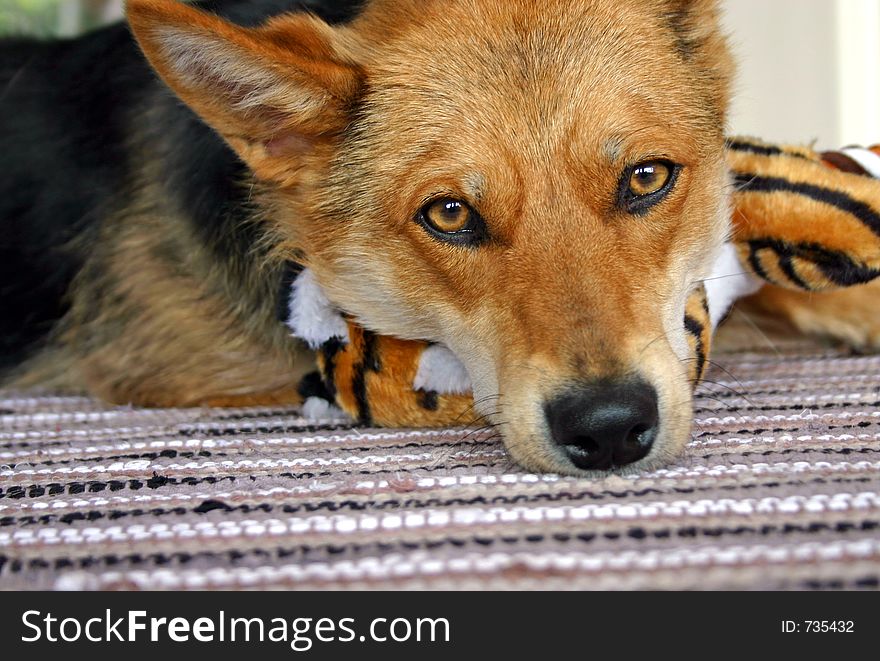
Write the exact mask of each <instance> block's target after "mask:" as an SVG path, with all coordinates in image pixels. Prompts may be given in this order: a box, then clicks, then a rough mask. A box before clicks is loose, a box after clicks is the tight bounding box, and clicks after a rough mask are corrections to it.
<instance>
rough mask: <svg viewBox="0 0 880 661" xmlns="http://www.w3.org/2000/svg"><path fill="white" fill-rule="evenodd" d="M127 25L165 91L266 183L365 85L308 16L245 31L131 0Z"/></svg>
mask: <svg viewBox="0 0 880 661" xmlns="http://www.w3.org/2000/svg"><path fill="white" fill-rule="evenodd" d="M128 20H129V23H130V24H131V29H132V31H133V33H134V35H135V37H136V38H137V40H138V42H139V43H140V46H141V48H142V49H143V51H144V54H145V55H146V57H147V59H148V60H149V61H150V64H152V65H153V67H154V68H155V69H156V71H158V73H159V75H160V76H161V77H162V78H163V79H164V81H165V82H166V83H167V84H168V85H169V87H171V89H172V90H174V92H175V93H177V95H178V96H180V98H181V99H183V101H185V102H186V103H187V105H189V106H190V107H191V108H192V109H193V110H195V111H196V112H197V113H198V114H199V115H200V116H201V117H202V118H203V119H204V120H205V121H206V122H207V123H208V124H210V125H211V126H212V127H214V129H216V130H217V131H218V132H219V133H220V135H222V136H223V137H224V138H225V139H226V141H227V142H228V143H229V144H230V145H231V146H232V148H233V149H234V150H235V151H236V152H237V153H238V154H239V156H240V157H241V158H242V159H243V160H244V161H245V163H247V165H248V166H250V168H251V169H252V170H253V171H254V173H255V174H256V176H257V177H258V178H260V179H263V180H267V181H274V182H276V183H281V184H284V183H287V182H290V181H291V180H292V178H293V177H294V176H295V172H296V169H297V162H298V161H299V159H301V157H302V155H303V154H304V153H306V152H308V151H309V150H310V149H311V148H313V147H314V146H315V145H316V144H317V143H319V142H320V141H322V140H326V139H330V138H332V137H333V136H334V135H335V134H337V133H338V132H339V131H341V130H342V129H343V128H344V127H345V125H346V124H347V121H348V118H347V116H346V114H347V109H348V108H349V107H350V105H351V103H352V102H353V101H354V100H355V98H356V96H357V94H358V93H359V90H360V87H361V80H362V76H361V72H360V70H359V68H358V67H357V66H356V65H355V64H353V63H352V62H351V61H349V58H347V57H346V56H345V55H344V50H345V49H344V46H343V43H342V42H343V39H342V38H341V36H340V35H338V34H337V33H336V31H335V30H334V29H333V28H332V27H330V26H329V25H327V24H326V23H324V22H322V21H321V20H319V19H318V18H315V17H313V16H310V15H305V14H303V15H296V14H290V15H286V16H282V17H279V18H276V19H275V20H273V21H271V22H269V23H267V24H266V25H265V26H263V27H259V28H243V27H240V26H237V25H233V24H232V23H229V22H227V21H225V20H223V19H221V18H219V17H217V16H214V15H212V14H208V13H205V12H202V11H199V10H197V9H194V8H193V7H190V6H187V5H185V4H182V3H181V2H177V1H176V0H129V2H128Z"/></svg>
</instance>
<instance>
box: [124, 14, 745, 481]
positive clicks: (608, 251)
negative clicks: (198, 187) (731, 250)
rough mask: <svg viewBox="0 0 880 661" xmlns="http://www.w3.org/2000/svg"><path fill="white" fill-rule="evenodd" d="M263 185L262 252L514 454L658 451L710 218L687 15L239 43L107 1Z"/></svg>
mask: <svg viewBox="0 0 880 661" xmlns="http://www.w3.org/2000/svg"><path fill="white" fill-rule="evenodd" d="M130 19H131V22H132V25H133V28H134V31H135V34H136V35H137V37H138V39H139V40H140V41H141V43H142V45H143V47H144V50H145V52H146V53H147V55H148V57H149V58H150V60H151V61H152V63H153V64H154V66H156V68H157V69H158V71H159V72H160V73H161V74H162V75H163V77H164V78H165V79H166V80H167V81H168V82H169V84H170V85H171V86H172V87H173V88H174V89H175V90H176V91H177V93H178V94H180V96H181V97H182V98H183V99H184V100H185V101H187V103H189V104H190V105H191V106H192V107H193V108H194V109H195V110H196V111H197V112H199V113H200V114H201V115H202V116H203V117H204V118H205V119H206V120H207V121H208V122H209V123H211V124H212V125H213V126H215V128H217V130H218V131H219V132H220V133H221V134H222V135H223V136H224V137H225V138H226V139H227V141H228V142H229V143H230V144H231V145H232V146H233V147H234V148H235V149H236V150H237V151H238V153H239V154H240V155H241V156H242V158H244V160H245V161H246V162H248V163H249V164H250V165H251V167H252V169H253V170H254V172H255V174H256V176H257V177H258V178H259V179H261V180H263V181H264V182H266V184H267V185H266V191H267V192H266V194H265V197H264V204H265V206H266V210H267V213H268V214H269V215H270V216H271V217H272V219H273V220H274V221H275V223H276V226H277V228H278V231H279V236H280V239H281V243H282V246H283V248H285V249H289V250H290V251H291V254H296V255H297V256H300V257H301V258H302V256H304V259H305V261H306V262H307V264H308V266H309V267H311V268H312V269H313V270H314V272H315V273H316V275H317V277H318V280H319V282H321V284H322V286H323V287H324V288H325V290H326V291H327V293H328V294H329V297H330V298H331V300H333V301H334V302H335V303H336V304H337V305H339V306H340V307H341V308H342V309H344V310H346V311H347V312H349V313H351V314H353V315H354V316H356V318H357V319H358V320H359V321H360V322H361V323H363V324H364V325H365V326H367V327H368V328H370V329H372V330H374V331H377V332H379V333H384V334H390V335H398V336H401V337H407V338H413V339H427V340H433V341H438V342H442V343H444V344H446V345H448V346H449V347H450V348H452V349H453V351H455V352H456V353H457V354H458V356H459V357H460V358H461V359H462V360H463V362H464V363H465V365H466V366H467V367H468V370H469V371H470V374H471V378H472V381H473V384H474V397H475V400H476V401H477V403H478V406H479V408H480V410H481V411H482V412H483V413H484V414H485V415H486V416H487V417H489V418H490V419H491V420H492V421H493V422H495V423H497V424H498V425H500V429H501V431H502V434H503V436H504V438H505V442H506V444H507V447H508V448H509V450H510V452H511V454H512V455H513V456H514V458H515V459H517V460H518V461H519V462H520V463H522V464H524V465H525V466H527V467H530V468H533V469H537V470H554V471H560V472H567V473H572V472H583V471H592V470H600V469H609V468H619V467H623V466H630V467H642V466H645V465H649V464H653V463H657V462H660V461H663V460H666V459H668V458H670V457H671V456H673V455H675V454H676V453H677V452H678V451H679V450H680V449H681V448H682V446H683V445H684V443H685V441H686V439H687V436H688V433H689V429H690V418H691V395H690V387H691V386H690V384H689V381H688V378H687V374H688V370H689V365H688V363H687V361H688V360H689V359H690V358H691V356H690V354H689V351H688V344H687V341H686V334H685V329H684V326H683V318H684V306H685V301H686V299H687V297H688V295H689V294H690V293H691V292H692V291H693V289H694V288H695V287H696V286H697V284H698V282H699V280H700V279H701V278H704V277H706V275H707V274H708V270H709V266H710V265H711V262H712V259H713V257H714V254H715V252H716V250H717V248H718V247H719V246H720V244H721V242H722V241H723V240H724V238H725V237H726V232H727V227H728V208H727V199H726V196H727V188H728V186H727V181H726V170H725V167H724V163H723V153H722V152H723V129H724V122H725V112H726V105H727V100H728V84H729V76H730V69H731V66H730V60H729V57H728V54H727V50H726V48H725V44H724V41H723V38H722V37H721V35H720V33H719V31H718V27H717V24H716V19H717V17H716V9H715V6H714V2H711V1H709V0H652V1H649V2H625V1H618V0H582V1H574V2H573V1H570V0H558V1H549V2H548V1H546V0H542V1H541V2H538V1H536V0H507V1H505V2H495V1H491V0H444V1H440V0H436V1H428V2H424V1H421V2H419V1H415V0H374V1H373V2H371V3H368V5H367V7H366V9H365V10H364V12H363V13H362V15H361V16H360V17H358V18H357V19H356V20H355V21H354V22H352V23H350V24H347V25H345V26H341V27H336V28H330V27H329V26H326V25H324V24H322V23H320V22H319V21H317V20H316V19H311V18H305V17H302V16H289V17H286V18H281V19H276V20H275V21H273V22H272V23H271V24H270V25H268V26H267V27H264V28H260V29H254V30H246V29H242V28H235V27H232V26H229V25H228V24H224V23H222V22H221V21H219V20H218V19H215V18H213V17H207V16H205V15H203V14H200V13H197V12H196V11H195V10H192V9H190V8H186V7H183V6H181V5H179V4H177V3H175V2H171V0H137V1H132V2H130Z"/></svg>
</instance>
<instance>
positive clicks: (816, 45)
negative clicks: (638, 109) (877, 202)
mask: <svg viewBox="0 0 880 661" xmlns="http://www.w3.org/2000/svg"><path fill="white" fill-rule="evenodd" d="M722 4H723V7H724V11H725V19H724V20H725V24H726V27H727V30H728V31H729V32H730V34H731V37H732V41H733V45H734V48H735V51H736V55H737V59H738V63H739V77H738V81H737V87H736V92H737V93H736V100H735V103H734V108H733V115H732V118H731V132H732V133H737V134H749V135H756V136H760V137H763V138H766V139H768V140H779V141H789V142H798V143H808V142H812V141H815V142H816V143H817V146H818V147H821V148H832V147H840V146H843V145H847V144H855V143H859V144H873V143H880V0H724V1H723V3H722ZM122 5H123V2H122V0H0V34H39V35H61V36H71V35H75V34H78V33H80V32H83V31H85V30H89V29H92V28H94V27H95V26H97V25H100V24H102V23H105V22H108V21H111V20H116V19H117V18H118V17H119V16H121V14H122Z"/></svg>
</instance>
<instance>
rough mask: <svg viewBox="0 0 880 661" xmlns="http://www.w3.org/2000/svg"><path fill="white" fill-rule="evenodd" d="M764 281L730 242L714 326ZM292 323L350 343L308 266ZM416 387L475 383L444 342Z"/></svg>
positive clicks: (452, 389) (318, 409) (432, 350)
mask: <svg viewBox="0 0 880 661" xmlns="http://www.w3.org/2000/svg"><path fill="white" fill-rule="evenodd" d="M762 284H763V282H762V281H761V280H759V279H758V278H756V277H755V276H754V275H752V274H751V273H748V272H747V271H746V270H745V269H744V268H743V266H742V264H741V263H740V261H739V255H738V253H737V251H736V248H735V247H734V246H733V244H731V243H727V244H725V245H724V247H723V248H722V250H721V253H720V255H719V257H718V260H717V262H716V263H715V268H714V269H713V271H712V275H711V276H710V277H709V278H707V279H706V281H705V285H706V296H707V300H708V303H709V317H710V319H711V322H712V328H713V329H714V328H715V327H716V326H717V325H718V324H719V323H720V322H721V320H722V319H723V318H724V315H725V314H727V311H728V310H729V309H730V307H731V306H732V305H733V304H734V303H735V302H736V301H737V300H738V299H740V298H742V297H744V296H748V295H750V294H754V293H755V292H756V291H758V289H760V288H761V285H762ZM287 323H288V326H289V327H290V329H291V330H292V331H293V336H294V337H297V338H299V339H301V340H303V341H305V342H306V343H307V344H308V345H309V346H310V347H311V348H312V349H318V348H320V347H321V345H323V344H324V343H325V342H327V341H328V340H331V339H333V338H339V339H341V340H342V341H343V342H344V343H346V344H347V343H348V342H349V341H350V338H349V336H348V326H347V325H346V323H345V319H344V318H343V316H342V314H341V313H340V312H339V310H338V309H337V308H335V307H334V306H333V304H332V303H330V301H329V300H327V297H326V296H325V295H324V292H323V291H322V290H321V287H320V286H319V285H318V283H317V281H316V280H315V276H314V273H312V272H311V271H310V270H308V269H306V270H304V271H303V272H302V273H300V275H299V276H298V277H297V279H296V280H295V281H294V283H293V287H292V290H291V295H290V317H289V319H288V322H287ZM413 389H414V390H424V391H427V392H436V393H437V394H438V395H464V394H467V393H469V392H471V389H472V387H471V380H470V377H469V376H468V373H467V369H466V368H465V366H464V365H463V364H462V362H461V361H460V360H459V359H458V358H457V357H456V355H455V354H454V353H452V351H450V350H449V349H447V348H446V347H444V346H441V345H432V346H430V347H428V348H427V349H425V350H424V351H423V352H422V356H421V358H420V360H419V369H418V371H417V373H416V378H415V381H414V382H413ZM307 406H308V409H309V414H315V415H316V416H317V417H328V416H329V415H330V414H331V411H330V409H328V408H325V407H324V406H321V405H319V403H318V402H312V403H311V404H308V403H307ZM333 408H334V409H335V407H333ZM336 414H337V412H336V411H335V410H334V411H332V415H333V416H335V415H336ZM308 417H314V416H313V415H308Z"/></svg>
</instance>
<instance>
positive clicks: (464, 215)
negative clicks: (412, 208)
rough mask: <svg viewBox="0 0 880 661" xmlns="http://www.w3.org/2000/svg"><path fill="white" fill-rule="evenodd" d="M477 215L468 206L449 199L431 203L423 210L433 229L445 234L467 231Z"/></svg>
mask: <svg viewBox="0 0 880 661" xmlns="http://www.w3.org/2000/svg"><path fill="white" fill-rule="evenodd" d="M475 215H476V214H474V212H473V210H472V209H471V208H470V207H469V206H468V205H467V204H465V203H464V202H460V201H459V200H454V199H452V198H449V197H447V198H443V199H441V200H436V201H434V202H431V204H429V205H428V206H426V207H425V208H424V209H423V210H422V216H423V217H424V219H425V222H427V223H428V225H430V226H431V229H434V230H436V231H438V232H442V233H443V234H456V233H458V232H465V231H467V230H468V229H469V228H470V226H471V224H472V222H473V219H474V216H475Z"/></svg>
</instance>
